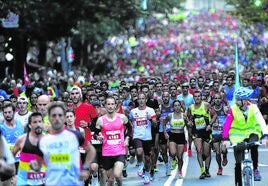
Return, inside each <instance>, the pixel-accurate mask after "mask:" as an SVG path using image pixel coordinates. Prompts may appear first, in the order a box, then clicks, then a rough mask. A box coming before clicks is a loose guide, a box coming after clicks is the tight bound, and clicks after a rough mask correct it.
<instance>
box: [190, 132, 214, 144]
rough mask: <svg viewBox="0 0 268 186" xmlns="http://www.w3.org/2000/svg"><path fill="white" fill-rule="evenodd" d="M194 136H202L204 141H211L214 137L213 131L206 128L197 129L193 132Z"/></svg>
mask: <svg viewBox="0 0 268 186" xmlns="http://www.w3.org/2000/svg"><path fill="white" fill-rule="evenodd" d="M192 138H193V139H195V138H201V139H202V140H203V141H204V142H207V143H210V142H211V138H212V135H211V131H206V129H202V130H195V131H193V133H192Z"/></svg>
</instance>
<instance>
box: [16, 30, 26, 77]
mask: <svg viewBox="0 0 268 186" xmlns="http://www.w3.org/2000/svg"><path fill="white" fill-rule="evenodd" d="M14 43H15V61H14V63H13V64H14V65H13V73H14V78H15V79H17V78H20V79H22V80H23V72H24V71H23V69H24V68H23V67H24V64H25V63H26V56H27V38H26V36H25V35H23V34H18V33H17V34H16V33H15V34H14Z"/></svg>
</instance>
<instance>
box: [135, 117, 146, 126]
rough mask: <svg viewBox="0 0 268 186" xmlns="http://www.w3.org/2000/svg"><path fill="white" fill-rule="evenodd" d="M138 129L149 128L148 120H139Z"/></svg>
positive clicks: (137, 122)
mask: <svg viewBox="0 0 268 186" xmlns="http://www.w3.org/2000/svg"><path fill="white" fill-rule="evenodd" d="M136 124H137V127H146V128H147V127H148V120H147V119H146V118H137V120H136Z"/></svg>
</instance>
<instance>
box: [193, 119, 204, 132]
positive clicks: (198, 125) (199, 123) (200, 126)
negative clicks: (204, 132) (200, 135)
mask: <svg viewBox="0 0 268 186" xmlns="http://www.w3.org/2000/svg"><path fill="white" fill-rule="evenodd" d="M194 123H195V126H196V129H197V130H201V129H204V128H205V127H206V121H205V118H204V117H201V118H195V119H194Z"/></svg>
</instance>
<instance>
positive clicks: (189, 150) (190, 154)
mask: <svg viewBox="0 0 268 186" xmlns="http://www.w3.org/2000/svg"><path fill="white" fill-rule="evenodd" d="M188 156H189V157H192V156H193V152H192V150H191V149H188Z"/></svg>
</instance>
